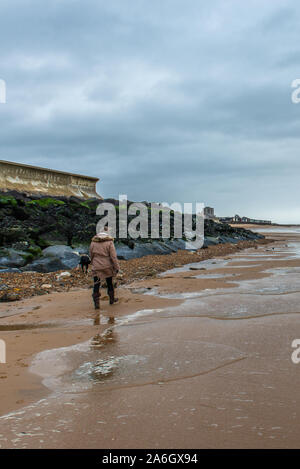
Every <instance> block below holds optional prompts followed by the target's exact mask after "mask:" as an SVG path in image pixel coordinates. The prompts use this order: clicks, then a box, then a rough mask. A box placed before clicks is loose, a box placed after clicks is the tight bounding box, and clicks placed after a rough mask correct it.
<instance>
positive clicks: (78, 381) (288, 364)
mask: <svg viewBox="0 0 300 469" xmlns="http://www.w3.org/2000/svg"><path fill="white" fill-rule="evenodd" d="M257 229H258V230H259V229H261V228H260V227H258V228H257ZM266 230H268V234H267V237H268V238H269V239H271V240H272V241H273V242H272V244H263V243H261V244H260V243H257V245H252V246H251V247H249V248H248V249H246V250H241V248H240V249H238V248H236V247H228V249H227V250H226V247H225V246H223V256H222V252H221V247H220V249H219V252H217V251H216V250H215V251H214V250H213V249H211V250H210V252H209V250H205V251H207V253H208V254H209V255H206V258H205V257H203V258H202V257H201V258H199V257H200V256H198V257H197V255H190V261H191V262H190V263H187V262H188V257H185V259H184V261H183V259H181V261H180V259H179V257H178V259H177V260H176V259H175V256H173V258H174V259H173V261H172V262H171V261H170V260H169V259H168V256H157V257H159V258H160V259H157V262H158V264H159V263H160V262H161V263H162V264H163V263H164V262H165V264H166V266H167V268H168V269H169V270H166V268H157V272H156V274H157V275H156V276H154V275H151V276H148V277H147V275H146V276H143V277H142V278H134V276H132V279H131V283H129V284H126V285H122V286H120V287H119V288H118V296H119V298H120V303H119V304H116V305H113V306H110V305H108V302H107V299H105V292H103V295H102V298H104V299H103V301H102V304H101V311H100V315H97V314H96V313H95V312H94V310H93V308H92V303H91V298H90V296H91V291H90V290H89V289H87V288H80V286H79V285H78V286H77V288H73V289H70V290H69V291H63V292H53V293H50V294H48V295H44V296H34V297H32V298H24V299H22V300H21V301H18V302H15V303H13V304H11V305H10V306H9V304H1V305H0V338H1V339H3V340H5V342H6V346H7V364H1V365H0V403H1V404H0V415H1V417H0V447H1V448H112V449H113V448H277V447H278V448H296V447H299V438H300V425H299V421H298V418H297V417H298V414H297V412H298V407H299V396H298V390H299V384H300V378H299V373H298V368H297V365H295V364H294V363H293V362H292V360H291V354H292V352H293V349H292V348H291V343H292V341H293V340H294V339H295V338H299V337H300V335H299V334H300V332H299V331H300V316H299V314H298V313H299V306H298V305H299V300H300V277H299V273H300V232H299V231H297V228H295V229H293V228H282V229H280V227H276V228H275V227H274V228H272V227H270V228H269V229H268V228H266ZM264 234H265V233H264ZM245 247H246V245H244V246H243V248H245ZM185 256H189V255H188V254H186V253H185ZM214 256H218V257H214ZM151 257H153V256H151ZM163 258H165V261H164V259H163ZM148 261H149V259H148ZM139 262H140V263H142V262H143V261H141V260H139ZM146 262H147V261H146ZM128 265H130V263H129V264H128ZM141 265H142V264H141ZM164 271H165V272H164ZM298 366H300V365H298Z"/></svg>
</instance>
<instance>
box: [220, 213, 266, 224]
mask: <svg viewBox="0 0 300 469" xmlns="http://www.w3.org/2000/svg"><path fill="white" fill-rule="evenodd" d="M219 221H221V222H223V223H242V224H247V223H249V224H253V225H272V221H271V220H257V219H256V218H249V217H240V216H239V215H234V217H219Z"/></svg>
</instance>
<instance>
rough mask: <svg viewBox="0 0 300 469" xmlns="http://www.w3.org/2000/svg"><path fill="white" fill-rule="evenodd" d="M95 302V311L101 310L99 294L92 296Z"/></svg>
mask: <svg viewBox="0 0 300 469" xmlns="http://www.w3.org/2000/svg"><path fill="white" fill-rule="evenodd" d="M92 297H93V300H94V305H95V309H100V301H99V300H100V295H99V293H93V294H92Z"/></svg>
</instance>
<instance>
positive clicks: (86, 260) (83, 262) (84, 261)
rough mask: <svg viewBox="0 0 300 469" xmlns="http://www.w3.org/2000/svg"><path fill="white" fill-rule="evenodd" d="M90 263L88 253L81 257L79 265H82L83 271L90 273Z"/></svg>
mask: <svg viewBox="0 0 300 469" xmlns="http://www.w3.org/2000/svg"><path fill="white" fill-rule="evenodd" d="M90 263H91V259H90V258H89V256H88V255H87V254H84V255H83V256H81V257H80V262H79V265H81V269H82V272H85V273H86V274H87V273H88V270H89V265H90Z"/></svg>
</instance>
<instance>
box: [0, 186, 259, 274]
mask: <svg viewBox="0 0 300 469" xmlns="http://www.w3.org/2000/svg"><path fill="white" fill-rule="evenodd" d="M104 202H110V203H112V204H113V205H115V207H116V214H117V220H116V221H117V229H118V227H119V217H118V214H119V208H120V207H119V201H118V200H114V199H106V200H103V201H99V200H98V199H89V200H86V201H82V200H81V199H77V198H76V197H70V198H64V197H58V198H49V197H44V196H40V197H38V196H27V195H26V194H23V193H18V192H15V191H12V192H9V193H0V271H1V272H8V271H9V272H22V271H27V272H28V271H35V272H41V273H43V272H55V271H58V270H64V269H67V270H68V269H72V268H74V267H76V265H78V262H79V258H80V254H82V253H86V252H88V246H89V243H90V240H91V238H92V237H93V236H94V234H95V232H96V225H97V222H98V221H99V220H100V219H101V217H100V216H98V215H96V209H97V206H98V205H99V203H104ZM130 203H131V202H128V205H129V204H130ZM147 207H148V219H149V233H150V231H151V207H150V204H147ZM170 216H171V231H170V239H163V238H162V237H160V238H158V239H151V238H150V239H138V240H133V239H130V237H128V238H126V239H123V238H122V239H120V238H118V237H117V238H116V248H117V252H118V256H119V258H120V259H125V260H127V259H132V258H138V257H142V256H145V255H151V254H152V255H153V254H170V253H172V252H177V251H178V250H180V249H185V247H186V244H185V239H184V238H183V239H174V238H173V236H174V230H173V227H174V213H173V212H171V213H170ZM133 218H134V217H133V216H128V221H131V220H132V219H133ZM193 223H194V224H195V220H193ZM160 230H161V223H160ZM204 233H205V239H204V247H207V246H210V245H217V244H220V243H237V242H239V241H244V240H254V239H258V238H261V237H262V236H260V235H258V234H255V233H252V232H251V231H249V230H245V229H242V228H233V227H231V226H230V225H227V224H225V223H215V222H214V221H212V220H205V230H204ZM160 235H161V231H160Z"/></svg>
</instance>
